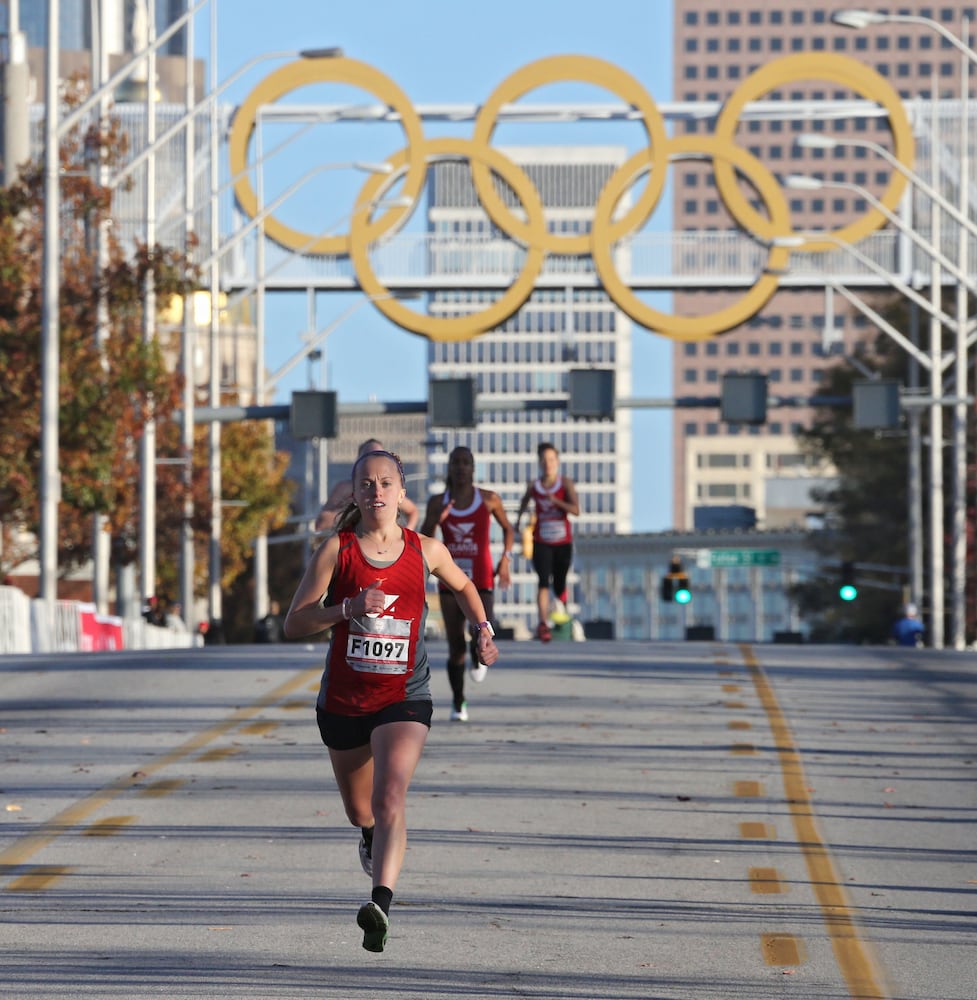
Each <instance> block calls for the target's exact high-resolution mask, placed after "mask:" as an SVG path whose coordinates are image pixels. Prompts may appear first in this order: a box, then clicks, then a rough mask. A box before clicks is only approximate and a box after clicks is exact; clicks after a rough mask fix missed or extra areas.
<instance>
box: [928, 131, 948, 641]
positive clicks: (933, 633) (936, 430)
mask: <svg viewBox="0 0 977 1000" xmlns="http://www.w3.org/2000/svg"><path fill="white" fill-rule="evenodd" d="M932 128H933V133H934V134H933V148H934V149H935V148H936V140H937V136H936V116H935V114H934V119H933V122H932ZM935 169H936V166H935V164H934V170H935ZM932 219H933V234H932V235H933V243H934V245H935V246H939V243H940V229H941V225H940V212H939V208H938V206H937V205H936V204H934V205H933V215H932ZM941 280H942V272H941V268H940V263H939V261H938V260H936V258H935V257H934V258H933V259H932V260H931V263H930V297H931V306H932V311H931V313H930V324H929V327H930V396H931V399H932V402H931V403H930V406H929V429H930V455H929V470H930V553H929V557H930V558H929V563H930V574H929V575H930V623H929V633H930V637H931V645H932V647H933V648H934V649H942V648H943V636H944V631H945V625H944V607H943V597H944V583H943V571H944V560H943V519H944V509H943V408H942V406H941V404H940V400H941V399H942V398H943V379H942V377H941V369H940V362H941V360H942V355H943V344H942V335H943V327H942V324H941V323H940V320H939V318H938V316H939V314H940V310H941V306H942V293H943V290H942V287H941V285H940V282H941Z"/></svg>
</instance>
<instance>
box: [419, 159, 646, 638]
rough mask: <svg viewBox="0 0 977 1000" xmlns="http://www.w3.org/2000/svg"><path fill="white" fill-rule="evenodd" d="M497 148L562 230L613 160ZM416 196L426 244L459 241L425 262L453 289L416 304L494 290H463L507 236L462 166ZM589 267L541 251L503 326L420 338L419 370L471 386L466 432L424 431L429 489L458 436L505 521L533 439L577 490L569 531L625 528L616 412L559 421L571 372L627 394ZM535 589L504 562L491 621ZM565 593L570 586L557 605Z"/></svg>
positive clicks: (493, 294)
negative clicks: (549, 450) (525, 295)
mask: <svg viewBox="0 0 977 1000" xmlns="http://www.w3.org/2000/svg"><path fill="white" fill-rule="evenodd" d="M504 152H505V153H506V155H508V156H509V157H510V158H511V159H512V160H513V161H514V162H516V163H518V164H519V165H520V166H521V167H522V168H523V170H525V172H526V173H527V174H528V176H529V177H530V179H531V180H532V181H533V183H534V184H535V185H536V188H537V190H538V191H539V193H540V196H541V198H542V201H543V205H544V208H545V213H546V218H547V225H548V227H549V229H550V231H551V232H554V233H564V234H571V233H585V232H587V231H589V228H590V225H591V220H592V217H593V211H594V206H595V204H596V201H597V197H598V195H599V193H600V190H601V188H602V186H603V185H604V183H605V182H606V181H607V178H608V177H609V176H610V174H611V173H612V172H613V171H614V170H615V169H616V168H617V167H618V166H619V165H620V164H621V163H622V162H623V161H624V160H625V159H626V157H627V152H626V151H625V150H624V149H619V148H616V147H615V148H606V147H581V148H576V147H573V148H565V147H552V146H549V147H538V148H529V147H526V148H516V149H507V150H504ZM428 205H429V218H428V222H429V228H430V229H431V231H432V232H434V233H436V234H438V236H439V237H440V239H439V241H438V242H439V245H440V246H444V245H445V242H446V239H450V237H451V236H452V235H456V236H458V237H459V242H458V252H457V253H454V254H450V253H447V254H445V253H442V254H441V256H440V257H439V258H438V259H436V260H433V261H432V262H431V267H432V271H433V272H434V273H442V274H444V275H445V277H446V279H449V280H448V281H446V284H448V283H450V284H452V285H456V286H457V288H458V290H457V291H441V292H438V293H436V294H435V295H434V296H433V299H432V302H431V306H430V309H431V311H432V312H433V313H434V314H436V315H441V316H449V315H457V314H462V313H470V312H472V311H473V310H474V309H477V308H479V303H485V302H488V301H492V300H493V299H494V298H497V297H498V295H499V294H500V293H499V292H498V291H492V290H488V289H486V290H485V291H477V290H473V286H477V283H478V279H479V275H480V274H483V275H484V273H486V272H489V271H491V255H492V254H499V253H506V254H511V253H512V252H513V246H512V243H511V242H510V241H509V240H508V239H507V238H504V237H503V236H502V234H500V233H499V232H498V230H497V229H495V227H494V226H493V224H492V223H491V221H490V220H489V218H488V216H487V215H486V213H485V211H484V209H483V208H482V207H481V205H480V203H479V200H478V197H477V194H476V192H475V189H474V186H473V184H472V181H471V173H470V170H469V169H468V167H467V164H463V163H439V164H436V165H435V167H434V169H433V171H432V177H431V181H430V189H429V192H428ZM623 266H624V263H623V262H622V267H623ZM592 273H593V264H592V263H591V260H590V258H589V257H569V256H564V257H560V256H553V257H550V258H548V260H547V263H546V265H545V268H544V272H543V274H542V275H541V277H540V279H539V280H538V281H537V285H536V290H535V291H534V292H533V294H532V296H531V298H530V300H529V301H528V302H527V303H526V304H525V305H524V306H523V307H522V309H520V310H519V311H518V312H517V313H516V314H515V315H514V316H512V317H511V318H510V319H509V320H508V321H507V322H506V323H505V324H504V325H503V326H501V327H500V328H498V329H495V330H491V331H489V332H487V333H485V334H483V335H482V336H480V337H477V338H475V339H474V340H467V341H461V342H456V343H440V342H433V341H432V342H431V345H430V347H429V350H428V366H429V373H430V377H431V378H432V379H439V378H449V377H454V378H459V377H468V376H470V377H472V378H474V380H475V383H476V387H477V393H478V410H477V414H476V418H477V426H476V427H474V428H469V429H464V428H458V429H452V430H450V431H447V432H445V431H444V430H443V429H441V430H438V429H436V430H435V433H434V434H433V435H432V440H431V441H430V442H429V447H430V472H431V477H432V487H436V486H438V485H439V484H440V482H442V481H443V476H444V473H445V470H446V468H447V457H448V454H449V453H450V451H451V449H452V448H453V447H455V446H456V445H467V446H468V447H470V448H471V450H472V452H473V454H474V455H475V461H476V479H477V482H478V484H479V485H480V486H483V487H486V488H488V489H492V490H495V491H496V492H497V493H498V494H499V495H500V496H501V497H502V500H503V502H504V504H505V507H506V510H507V511H508V512H509V514H510V517H511V518H512V519H513V520H514V518H515V511H516V510H517V508H518V506H519V501H520V499H521V498H522V495H523V492H524V491H525V488H526V484H527V482H529V481H530V480H531V479H534V478H535V477H536V476H537V475H538V471H539V469H538V465H537V456H536V448H537V446H538V445H539V444H540V443H542V442H544V441H548V442H551V443H552V444H554V445H555V446H556V448H557V450H558V451H559V452H560V458H561V471H562V472H563V474H565V475H567V476H569V477H570V478H571V479H572V480H573V481H574V483H575V484H576V487H577V492H578V495H579V500H580V516H579V517H577V518H574V519H573V522H574V530H575V531H576V532H577V533H579V534H588V535H594V534H604V535H611V534H622V533H628V532H630V530H631V517H632V510H631V462H632V451H631V414H630V411H629V410H626V409H619V410H617V412H616V413H614V414H611V415H609V417H608V418H607V419H590V418H586V419H585V418H577V417H573V416H571V415H570V414H569V413H568V411H567V407H566V400H567V395H568V388H569V377H570V376H569V373H570V371H571V370H574V369H603V370H605V371H609V372H612V373H613V376H614V379H615V390H616V395H617V396H620V397H627V396H629V395H630V389H631V375H630V357H631V324H630V321H629V320H628V318H627V317H626V316H624V315H623V314H622V313H621V312H620V311H619V310H618V309H617V308H616V306H615V305H614V304H613V303H612V302H611V301H610V299H609V298H608V297H607V295H605V294H604V293H603V292H602V291H599V290H597V289H595V288H594V287H593V281H592ZM548 404H553V405H552V406H550V405H548ZM498 540H499V541H500V540H501V539H498ZM499 552H501V547H500V548H499ZM572 581H573V577H571V585H572ZM535 594H536V578H535V576H534V575H533V573H532V567H531V566H530V565H529V564H528V562H527V561H526V560H517V561H516V566H515V574H514V581H513V586H512V587H511V588H510V589H509V590H507V591H504V592H500V593H499V594H498V595H497V598H496V614H497V617H498V619H499V620H500V621H502V622H513V623H522V624H524V625H532V624H534V623H535V615H536V611H535ZM573 599H574V598H573V593H572V586H571V603H572V602H573Z"/></svg>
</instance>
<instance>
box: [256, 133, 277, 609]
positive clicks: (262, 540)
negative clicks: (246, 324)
mask: <svg viewBox="0 0 977 1000" xmlns="http://www.w3.org/2000/svg"><path fill="white" fill-rule="evenodd" d="M259 121H260V118H259ZM261 142H262V131H261V129H260V128H259V129H256V131H255V143H256V152H257V162H258V163H262V162H264V151H263V149H262V147H261ZM263 182H264V172H263V171H260V170H259V171H258V182H257V183H258V192H257V193H258V205H259V206H261V205H263V204H264V184H263ZM255 271H256V273H257V275H258V281H257V286H256V288H255V318H254V321H255V363H254V402H255V405H256V406H261V405H263V404H264V402H265V306H266V302H265V281H264V279H265V227H264V225H263V224H262V225H261V226H259V228H258V239H257V243H256V245H255ZM270 433H271V434H272V435H274V431H270ZM268 610H269V599H268V534H267V531H266V529H265V526H264V525H262V530H261V534H260V535H258V537H257V538H256V539H255V540H254V620H255V621H256V622H259V621H261V619H262V618H264V617H265V615H267V614H268Z"/></svg>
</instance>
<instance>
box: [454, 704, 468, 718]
mask: <svg viewBox="0 0 977 1000" xmlns="http://www.w3.org/2000/svg"><path fill="white" fill-rule="evenodd" d="M451 721H452V722H467V721H468V702H467V701H463V702H462V703H461V708H453V709H452V710H451Z"/></svg>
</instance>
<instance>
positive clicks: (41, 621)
mask: <svg viewBox="0 0 977 1000" xmlns="http://www.w3.org/2000/svg"><path fill="white" fill-rule="evenodd" d="M194 645H196V643H195V641H194V636H193V635H192V634H191V633H190V631H189V630H188V629H187V628H186V626H184V627H183V628H179V627H170V626H168V627H165V628H163V627H160V626H156V625H150V624H149V623H148V622H147V621H145V620H144V619H143V618H141V617H140V618H118V617H115V616H113V615H100V614H98V613H97V612H96V610H95V606H94V605H93V604H86V603H82V602H80V601H57V602H55V605H54V607H53V608H50V607H49V606H48V604H47V602H46V601H44V600H42V599H40V598H37V599H34V600H31V599H30V598H28V597H27V596H26V595H25V594H24V592H23V591H22V590H20V589H18V588H17V587H0V655H2V654H3V653H78V652H92V651H96V650H97V651H99V652H105V651H107V650H113V649H189V648H190V647H191V646H194Z"/></svg>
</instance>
